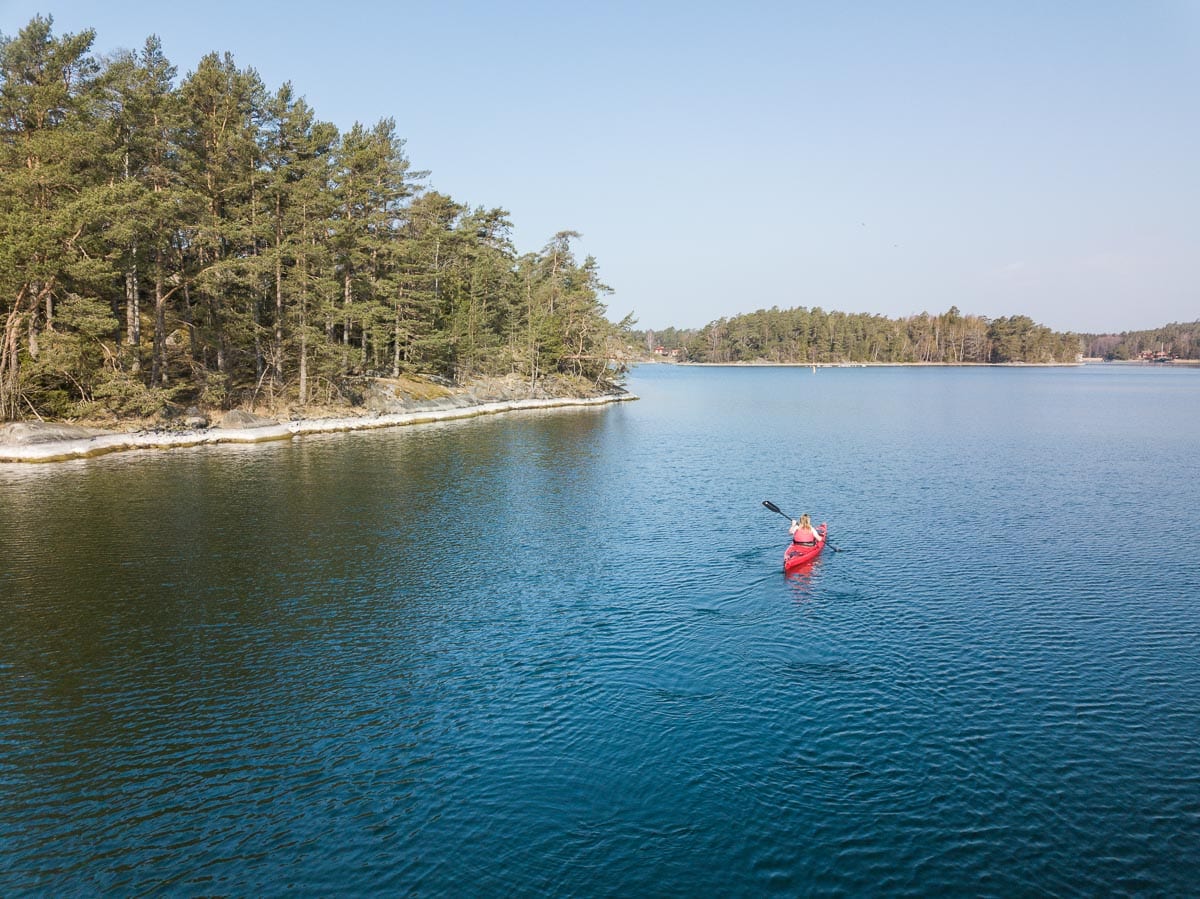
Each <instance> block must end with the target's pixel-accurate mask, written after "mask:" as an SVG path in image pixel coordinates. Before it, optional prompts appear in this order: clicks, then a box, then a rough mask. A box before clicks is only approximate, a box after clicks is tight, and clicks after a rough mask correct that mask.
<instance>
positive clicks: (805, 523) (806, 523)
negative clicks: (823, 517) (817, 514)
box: [800, 512, 812, 530]
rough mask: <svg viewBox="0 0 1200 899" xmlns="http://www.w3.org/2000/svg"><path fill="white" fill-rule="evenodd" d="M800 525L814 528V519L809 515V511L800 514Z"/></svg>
mask: <svg viewBox="0 0 1200 899" xmlns="http://www.w3.org/2000/svg"><path fill="white" fill-rule="evenodd" d="M800 527H802V528H809V529H810V530H811V529H812V519H811V518H809V517H808V513H807V512H805V513H804V514H803V515H801V516H800Z"/></svg>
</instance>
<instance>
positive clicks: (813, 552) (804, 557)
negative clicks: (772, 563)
mask: <svg viewBox="0 0 1200 899" xmlns="http://www.w3.org/2000/svg"><path fill="white" fill-rule="evenodd" d="M817 533H818V534H820V535H821V539H820V540H818V541H817V542H816V543H814V544H813V545H812V546H805V545H804V544H803V543H792V544H790V545H789V546H788V548H787V549H786V550H785V551H784V553H783V570H784V571H795V570H796V569H797V568H799V567H801V566H802V565H807V564H809V563H810V562H812V561H814V560H815V559H816V558H817V556H819V555H821V550H823V549H824V548H825V525H823V524H822V525H818V526H817Z"/></svg>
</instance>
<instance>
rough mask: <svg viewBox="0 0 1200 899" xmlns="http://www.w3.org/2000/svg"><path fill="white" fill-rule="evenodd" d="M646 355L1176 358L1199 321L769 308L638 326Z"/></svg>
mask: <svg viewBox="0 0 1200 899" xmlns="http://www.w3.org/2000/svg"><path fill="white" fill-rule="evenodd" d="M631 337H632V338H633V342H634V344H635V345H636V346H637V347H638V350H639V352H641V353H643V354H645V355H648V356H651V357H658V358H662V359H665V360H669V361H675V362H693V363H710V364H712V363H717V364H728V363H749V362H759V363H763V362H770V363H777V364H790V365H807V364H812V365H836V364H843V363H851V364H880V365H885V364H886V365H898V364H939V363H940V364H948V365H964V364H979V365H987V364H992V365H996V364H1014V363H1024V364H1040V365H1048V364H1067V363H1072V362H1078V361H1080V360H1082V359H1083V358H1085V357H1088V358H1098V359H1105V360H1109V361H1112V360H1144V361H1152V362H1164V361H1167V362H1170V361H1175V360H1180V361H1184V360H1188V361H1191V360H1200V321H1196V322H1192V323H1189V324H1170V325H1164V326H1163V327H1161V328H1157V329H1154V330H1147V331H1134V332H1126V333H1122V334H1075V333H1062V332H1056V331H1052V330H1051V329H1050V328H1047V327H1045V326H1044V325H1039V324H1037V323H1036V322H1034V321H1033V319H1031V318H1029V317H1028V316H1026V315H1014V316H1005V317H1001V318H995V319H989V318H986V317H984V316H980V315H964V314H963V313H962V312H960V311H959V309H958V308H957V307H956V306H952V307H950V309H949V310H947V311H946V312H943V313H941V314H940V315H930V314H929V313H926V312H923V313H921V314H920V315H911V316H907V317H904V318H887V317H886V316H882V315H873V314H869V313H847V312H827V311H825V310H823V309H821V308H820V307H813V308H806V307H803V306H800V307H796V308H793V309H779V308H778V307H773V308H771V309H760V310H758V311H757V312H750V313H745V314H742V315H735V316H733V317H731V318H721V319H718V320H717V321H714V322H710V323H709V324H707V325H705V326H704V327H703V328H694V329H679V328H673V327H672V328H665V329H663V330H661V331H653V330H644V331H633V332H631Z"/></svg>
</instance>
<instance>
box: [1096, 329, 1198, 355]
mask: <svg viewBox="0 0 1200 899" xmlns="http://www.w3.org/2000/svg"><path fill="white" fill-rule="evenodd" d="M1083 340H1084V345H1085V347H1086V350H1085V352H1086V354H1087V355H1088V356H1095V357H1100V358H1103V359H1109V360H1125V359H1138V358H1141V357H1143V356H1145V355H1151V356H1153V355H1155V354H1165V355H1166V356H1168V357H1174V358H1176V359H1200V320H1197V321H1194V322H1173V323H1171V324H1169V325H1164V326H1163V327H1161V328H1155V329H1154V330H1150V331H1126V332H1123V333H1121V334H1085V335H1084V336H1083Z"/></svg>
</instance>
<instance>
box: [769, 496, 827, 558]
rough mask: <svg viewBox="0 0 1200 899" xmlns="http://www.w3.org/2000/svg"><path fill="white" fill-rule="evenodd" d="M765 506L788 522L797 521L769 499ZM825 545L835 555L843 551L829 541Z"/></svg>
mask: <svg viewBox="0 0 1200 899" xmlns="http://www.w3.org/2000/svg"><path fill="white" fill-rule="evenodd" d="M763 505H764V506H766V507H767V508H768V509H770V510H771V511H772V512H774V513H776V514H777V515H782V516H783V517H784V518H786V519H787V520H788V521H795V520H796V519H794V518H792V516H791V515H788V514H787V512H785V511H783V509H781V508H779V506H777V505H775V504H774V503H773V502H771V501H770V500H769V499H764V500H763ZM825 545H826V546H828V547H829V548H830V549H832V550H833V551H834V552H835V553H840V552H842V550H840V549H838V548H837V547H836V546H834V545H833V544H832V543H830V542H829V541H828V540H826V541H825Z"/></svg>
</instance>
